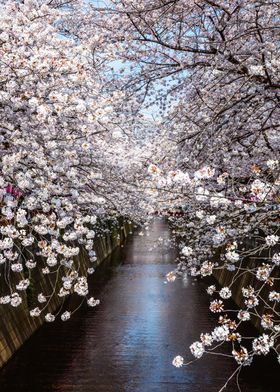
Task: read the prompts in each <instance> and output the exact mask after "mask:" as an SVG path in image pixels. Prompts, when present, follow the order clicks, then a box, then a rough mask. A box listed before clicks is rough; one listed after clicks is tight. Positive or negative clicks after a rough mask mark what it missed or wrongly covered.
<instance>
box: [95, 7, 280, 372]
mask: <svg viewBox="0 0 280 392" xmlns="http://www.w3.org/2000/svg"><path fill="white" fill-rule="evenodd" d="M93 12H94V13H95V15H96V18H95V19H94V20H93V22H92V25H93V29H94V28H96V29H98V31H99V38H100V40H99V43H98V45H97V49H99V50H101V51H102V52H103V56H104V59H106V60H107V61H108V62H109V63H110V62H112V63H113V65H112V69H113V68H114V61H116V60H118V61H120V62H121V63H122V68H121V70H120V73H121V74H123V76H122V77H121V78H119V77H118V79H117V80H116V81H115V83H116V86H118V87H119V86H122V88H123V89H126V91H127V94H128V95H129V94H130V95H133V96H134V97H136V99H137V102H138V103H139V107H141V108H142V110H143V109H144V110H147V108H148V107H149V106H150V105H153V107H155V106H154V105H157V106H158V108H159V112H160V113H161V116H162V133H161V135H160V136H159V138H160V139H161V146H162V156H161V157H158V160H156V159H154V160H153V161H151V162H150V163H151V164H150V166H149V169H148V171H149V173H150V175H151V183H152V184H153V185H151V186H153V187H154V189H155V193H156V194H157V201H158V209H160V208H163V207H165V206H169V208H171V207H172V206H175V205H176V206H181V208H182V211H184V212H183V213H182V216H181V217H180V218H178V217H176V218H175V219H171V220H172V225H173V227H174V231H175V232H176V235H177V237H179V239H180V241H181V256H180V260H179V264H178V268H177V270H176V271H174V272H171V273H169V274H168V276H167V279H168V280H170V281H172V280H174V279H175V278H176V276H178V275H179V276H182V277H183V278H184V277H185V276H186V275H187V274H191V275H192V276H196V277H197V276H201V277H206V276H208V275H212V274H213V273H214V274H216V275H217V273H219V271H224V272H223V273H224V274H226V275H227V276H228V275H230V276H231V278H230V279H229V281H228V285H227V286H225V287H222V288H216V287H215V286H214V285H211V286H210V287H209V289H208V290H207V291H208V294H210V295H214V296H216V299H213V300H212V301H211V304H210V310H211V311H212V312H214V313H218V314H220V318H219V326H217V327H216V328H215V329H214V330H213V331H212V332H210V333H206V334H202V335H201V340H200V341H198V342H195V343H194V344H193V345H192V346H191V347H190V349H191V352H192V353H193V354H194V356H195V357H196V358H200V357H201V356H202V355H203V354H204V353H205V352H207V350H208V351H210V352H211V353H213V352H215V351H216V348H217V349H218V347H219V346H220V345H221V343H222V342H231V343H232V354H231V355H232V356H233V357H234V359H235V360H236V362H237V365H238V367H237V370H236V372H235V374H239V371H240V369H241V368H242V366H246V365H249V364H250V363H251V362H252V360H253V358H254V357H255V356H257V355H267V354H268V353H269V352H270V351H271V350H274V351H277V347H278V349H279V346H278V345H279V328H280V326H279V306H278V304H279V184H280V183H279V147H280V145H279V140H280V138H279V121H278V119H279V87H280V85H279V67H280V65H279V64H280V63H279V48H278V46H279V20H278V16H277V15H278V14H279V3H278V2H274V1H266V0H263V1H254V2H252V1H246V0H243V1H240V0H236V1H230V2H229V1H224V0H223V1H220V0H216V1H207V0H197V1H184V0H173V1H160V0H155V1H141V2H137V1H133V0H132V1H131V0H130V1H126V0H120V1H110V2H107V4H106V5H105V6H104V8H102V9H100V8H99V9H96V8H95V9H94V10H93ZM109 37H111V41H109V42H110V45H109V48H108V51H107V55H106V45H107V42H108V39H109ZM166 130H168V131H167V132H166ZM250 259H254V263H252V262H250ZM244 276H247V277H248V276H251V279H250V284H249V285H247V286H242V282H243V280H242V278H243V277H244ZM233 290H234V291H239V292H240V293H241V294H240V296H241V298H243V299H242V300H241V303H240V304H239V305H240V309H239V310H236V311H235V310H233V311H232V310H231V305H230V303H229V305H228V306H227V301H228V300H229V299H230V298H231V297H232V291H233ZM250 318H253V319H257V320H259V321H258V322H256V323H258V324H259V325H260V328H261V334H260V335H259V336H256V337H255V338H252V339H248V338H247V337H246V336H243V335H242V333H241V332H240V328H239V327H240V325H241V324H242V323H243V322H245V321H247V320H249V319H250ZM248 342H249V343H248ZM250 344H251V345H250ZM278 359H279V357H278ZM183 364H184V360H183V358H182V357H181V356H178V357H176V358H175V359H174V365H175V366H182V365H183Z"/></svg>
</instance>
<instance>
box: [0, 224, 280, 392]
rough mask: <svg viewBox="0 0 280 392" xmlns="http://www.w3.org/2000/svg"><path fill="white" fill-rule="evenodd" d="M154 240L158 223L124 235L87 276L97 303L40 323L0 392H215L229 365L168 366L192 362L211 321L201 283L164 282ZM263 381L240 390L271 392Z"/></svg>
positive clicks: (168, 266) (165, 260)
mask: <svg viewBox="0 0 280 392" xmlns="http://www.w3.org/2000/svg"><path fill="white" fill-rule="evenodd" d="M159 237H161V238H162V239H163V243H164V242H166V240H168V237H169V229H168V226H167V224H166V222H165V221H163V220H161V219H158V218H157V219H155V221H154V223H153V225H152V227H151V230H150V236H146V235H143V236H141V235H139V233H138V232H136V233H135V234H134V235H133V236H131V237H130V238H129V240H128V243H127V244H126V246H125V247H124V248H123V249H120V250H119V251H118V252H115V254H114V255H113V257H112V258H111V260H109V261H108V262H107V265H106V266H104V268H103V270H104V271H105V273H104V271H101V272H100V271H99V272H98V273H97V275H96V277H95V283H94V284H95V286H96V287H97V288H96V290H97V292H98V297H99V298H100V300H101V305H100V306H99V307H98V308H96V309H88V308H86V307H85V308H83V309H81V311H80V312H78V313H77V315H75V316H74V317H73V318H72V319H71V320H69V321H68V322H66V323H62V322H60V321H58V322H56V323H55V324H54V325H53V324H52V325H44V326H43V327H42V328H41V329H40V330H39V331H38V332H37V333H36V334H35V335H34V336H33V337H32V338H31V339H30V340H29V341H28V342H27V344H26V345H25V346H24V347H23V348H22V349H21V350H19V352H18V353H17V354H16V355H15V357H14V358H13V359H12V360H11V361H10V362H9V363H8V365H7V366H6V367H5V368H4V369H3V370H2V371H1V372H0V390H1V392H217V391H218V390H219V388H220V387H221V386H222V385H223V383H224V381H225V379H226V377H227V375H230V374H231V373H232V371H233V370H234V363H233V362H232V360H225V359H224V358H221V357H220V358H217V359H214V358H213V357H206V358H204V359H202V360H201V361H200V362H199V361H198V362H196V363H194V364H192V365H191V366H189V367H187V368H181V369H177V368H174V367H173V366H172V364H171V362H172V359H173V357H174V356H175V355H178V354H182V355H184V356H186V357H187V359H192V357H191V354H190V353H189V349H188V347H189V345H190V344H191V343H192V342H193V341H194V340H197V339H198V338H199V334H200V332H201V331H203V332H206V331H210V330H211V328H212V326H213V325H214V319H213V318H212V317H211V315H209V312H207V308H208V306H209V303H208V297H207V296H206V295H205V294H204V292H203V291H204V289H205V287H204V285H203V284H202V283H197V282H192V281H191V280H189V281H187V282H182V281H180V280H176V281H175V282H174V283H168V284H166V283H165V274H166V273H167V272H168V271H170V270H172V269H173V268H174V264H173V263H174V259H175V254H174V251H172V250H168V249H167V248H166V247H165V246H164V245H163V246H160V247H154V245H155V243H156V242H158V238H159ZM265 371H266V372H267V378H268V377H269V371H268V369H265ZM265 382H266V379H265V380H263V379H260V378H258V377H255V376H254V377H252V375H251V373H249V374H248V375H247V376H246V377H245V378H241V385H243V388H244V389H243V390H244V392H253V391H254V392H272V391H274V390H275V391H276V390H277V389H274V388H273V387H272V386H271V385H269V384H264V383H265ZM271 388H272V389H271ZM228 391H229V392H236V391H237V388H236V386H235V384H234V383H233V384H231V385H230V387H229V389H228Z"/></svg>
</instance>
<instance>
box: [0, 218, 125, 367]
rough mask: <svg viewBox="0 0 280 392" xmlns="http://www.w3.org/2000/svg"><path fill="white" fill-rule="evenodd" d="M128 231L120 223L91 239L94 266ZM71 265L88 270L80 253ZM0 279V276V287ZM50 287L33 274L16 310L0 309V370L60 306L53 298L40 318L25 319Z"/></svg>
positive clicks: (51, 280) (48, 281) (44, 278)
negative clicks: (92, 241)
mask: <svg viewBox="0 0 280 392" xmlns="http://www.w3.org/2000/svg"><path fill="white" fill-rule="evenodd" d="M130 231H131V225H130V224H128V223H122V222H121V223H120V225H119V227H114V228H113V229H112V228H109V227H108V230H107V233H106V234H102V235H100V236H98V237H97V238H96V239H95V246H94V248H95V252H96V255H97V265H99V264H100V263H101V262H102V261H103V260H104V259H106V257H107V256H109V255H110V253H112V251H113V250H114V249H115V248H116V247H117V246H119V245H120V244H121V243H122V242H123V241H124V240H125V238H126V237H127V236H128V234H129V232H130ZM37 263H40V260H37ZM75 263H78V265H79V271H80V273H81V274H84V275H85V274H86V271H87V268H88V267H89V260H88V257H87V255H86V252H85V251H84V250H82V251H81V252H80V254H79V257H78V258H77V260H76V261H75ZM33 271H34V270H33ZM1 279H3V276H0V285H1ZM54 283H55V282H54V277H52V276H51V275H43V273H40V272H39V271H37V275H34V273H32V283H31V285H30V286H29V288H28V291H27V293H26V294H25V296H24V298H23V303H22V304H21V305H20V306H19V307H17V308H12V307H10V306H9V305H0V367H1V366H3V365H4V364H5V363H6V362H7V361H8V360H9V358H10V357H11V356H12V355H13V354H14V353H15V352H16V351H17V350H18V349H19V347H20V346H22V344H23V343H24V342H25V341H26V340H27V339H28V338H29V337H30V336H31V335H32V334H33V333H34V332H35V331H36V330H37V329H38V328H39V327H40V326H41V325H42V324H43V323H44V315H45V314H46V313H48V312H51V313H52V312H55V311H56V310H57V309H58V308H59V307H60V306H61V299H60V298H59V297H57V296H54V297H53V298H52V300H51V301H50V303H49V304H48V306H47V311H44V314H42V315H41V316H40V317H36V318H32V317H30V315H29V310H30V309H32V308H34V307H35V306H37V304H36V305H35V293H36V295H37V294H38V293H41V292H44V293H48V292H52V288H53V287H54Z"/></svg>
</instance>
